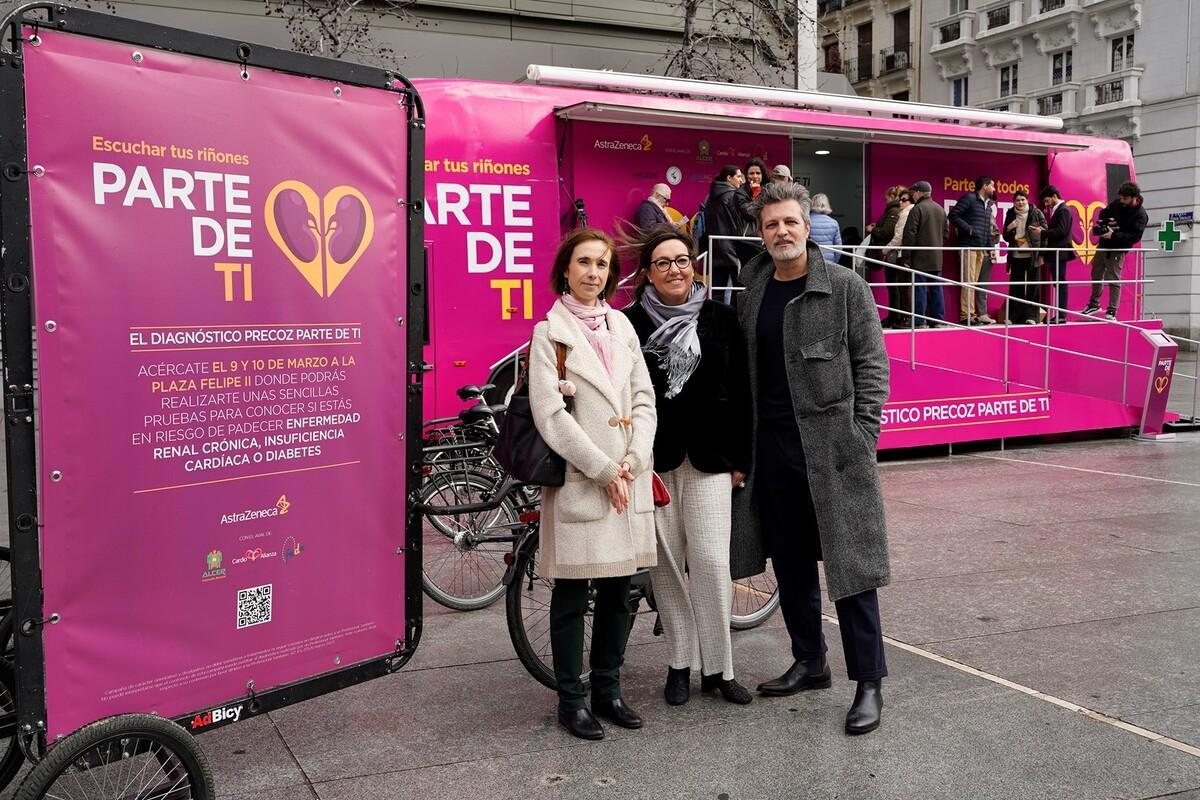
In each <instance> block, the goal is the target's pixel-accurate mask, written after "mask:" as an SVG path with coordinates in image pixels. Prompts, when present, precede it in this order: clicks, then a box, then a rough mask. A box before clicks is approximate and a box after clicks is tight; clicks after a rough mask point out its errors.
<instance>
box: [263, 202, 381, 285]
mask: <svg viewBox="0 0 1200 800" xmlns="http://www.w3.org/2000/svg"><path fill="white" fill-rule="evenodd" d="M265 218H266V223H267V232H268V233H270V234H271V240H272V241H274V242H275V246H276V247H278V248H279V249H280V251H282V252H283V254H284V255H285V256H287V258H288V260H289V261H291V262H292V266H294V267H295V268H296V269H297V270H298V271H299V272H300V274H301V275H303V276H304V279H305V280H306V281H308V283H309V285H310V286H312V288H313V291H315V292H316V293H317V295H319V296H320V297H330V296H332V295H333V293H334V291H335V290H336V289H337V288H338V286H340V285H341V283H342V280H343V279H344V278H345V277H346V275H347V274H349V272H350V270H352V269H353V268H354V265H355V264H356V263H358V259H359V258H361V257H362V254H363V253H364V252H366V249H367V247H368V246H369V245H370V244H371V239H372V237H374V235H375V216H374V214H373V213H372V211H371V204H370V203H368V202H367V198H366V197H364V196H363V194H362V192H360V191H358V190H357V189H355V188H354V187H353V186H336V187H334V188H333V189H330V190H329V191H328V192H327V193H326V194H325V196H324V197H323V198H318V197H317V193H316V191H314V190H313V188H312V187H311V186H309V185H308V184H307V183H304V182H303V181H293V180H289V181H283V182H282V183H280V184H277V185H276V186H275V187H274V188H273V189H271V192H270V193H269V194H268V195H267V202H266V209H265Z"/></svg>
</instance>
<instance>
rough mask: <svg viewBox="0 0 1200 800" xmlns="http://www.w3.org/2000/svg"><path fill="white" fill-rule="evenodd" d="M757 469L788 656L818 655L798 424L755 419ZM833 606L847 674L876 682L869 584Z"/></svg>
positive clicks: (813, 544) (817, 608) (878, 663)
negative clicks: (758, 422)
mask: <svg viewBox="0 0 1200 800" xmlns="http://www.w3.org/2000/svg"><path fill="white" fill-rule="evenodd" d="M938 288H939V289H940V288H941V287H938ZM755 473H756V475H757V477H756V478H755V480H756V483H757V487H756V491H757V492H758V508H759V514H760V516H761V519H762V526H763V533H764V535H765V536H766V543H767V549H768V552H769V553H770V555H771V561H772V564H773V565H774V568H775V579H776V581H777V582H778V584H779V606H780V608H781V609H782V610H783V621H784V623H785V624H786V625H787V631H788V636H789V637H791V640H792V658H794V659H795V660H797V661H804V660H807V659H811V658H820V657H822V656H823V655H824V654H825V650H826V645H825V635H824V633H823V632H822V630H821V585H820V582H819V577H818V572H817V561H818V560H820V559H821V539H820V534H819V532H818V528H817V517H816V511H815V509H814V508H813V502H812V495H811V493H810V492H809V488H808V474H807V470H806V468H805V460H804V449H803V442H802V441H801V439H800V432H799V430H798V429H797V428H796V426H794V425H791V426H788V425H775V424H771V423H767V424H763V425H760V427H759V437H758V462H757V464H756V467H755ZM834 607H835V608H836V609H837V617H838V624H839V627H840V629H841V636H842V652H843V653H844V654H845V656H846V672H847V675H848V676H849V678H850V680H852V681H876V680H879V679H880V678H882V677H883V676H885V675H887V662H886V661H885V659H884V654H883V627H882V624H881V623H880V619H879V597H878V595H877V593H876V592H875V590H874V589H871V590H869V591H866V592H862V593H861V594H856V595H851V596H850V597H844V598H842V599H841V600H838V601H836V602H835V603H834Z"/></svg>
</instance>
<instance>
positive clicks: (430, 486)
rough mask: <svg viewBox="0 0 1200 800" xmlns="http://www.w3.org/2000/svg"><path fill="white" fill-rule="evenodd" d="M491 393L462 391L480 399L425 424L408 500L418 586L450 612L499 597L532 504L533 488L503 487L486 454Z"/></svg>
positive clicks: (493, 425) (491, 432) (491, 428)
mask: <svg viewBox="0 0 1200 800" xmlns="http://www.w3.org/2000/svg"><path fill="white" fill-rule="evenodd" d="M490 388H491V387H490V386H481V387H480V386H464V387H462V388H461V389H459V390H458V395H459V397H460V398H462V399H463V400H470V399H475V400H477V401H480V402H477V403H476V405H473V406H471V407H469V408H467V409H464V410H463V411H462V412H461V413H460V414H459V415H458V416H457V417H450V418H446V419H440V420H432V421H430V422H429V423H427V424H426V430H425V434H424V443H423V448H422V454H423V462H422V475H423V480H422V484H421V487H420V489H419V490H418V493H417V496H416V498H415V500H414V503H415V505H416V507H417V508H418V509H419V510H420V511H421V512H422V514H423V516H424V521H423V536H422V539H423V542H422V547H423V551H424V552H423V557H422V569H421V585H422V588H423V589H424V591H425V594H426V595H427V596H429V597H430V598H431V599H433V600H434V601H435V602H437V603H439V604H441V605H443V606H446V607H447V608H452V609H455V610H457V611H473V610H476V609H480V608H485V607H487V606H489V605H491V604H492V603H494V602H496V601H497V600H499V599H500V597H501V596H502V595H503V594H504V584H503V577H504V571H505V565H504V563H503V561H502V559H503V557H504V555H505V554H506V553H508V552H511V550H512V547H513V545H514V544H515V543H516V541H517V532H518V530H519V529H520V527H521V526H522V524H523V523H522V521H521V516H522V514H525V513H528V511H529V510H530V509H531V508H536V505H537V500H538V497H537V489H536V487H528V486H519V485H516V484H509V485H506V484H505V474H504V470H503V469H502V468H501V467H500V465H499V464H498V463H497V462H496V460H495V458H494V457H493V455H492V450H493V448H494V446H495V442H496V437H497V436H498V434H499V425H498V423H497V421H496V417H497V415H499V414H500V413H503V410H504V407H503V406H489V405H486V404H484V403H483V402H481V398H482V397H483V395H484V393H486V392H487V391H488V390H489V389H490ZM510 495H511V496H510ZM493 499H495V500H496V501H497V502H496V503H494V504H493V503H491V502H490V501H492V500H493ZM481 504H483V505H481Z"/></svg>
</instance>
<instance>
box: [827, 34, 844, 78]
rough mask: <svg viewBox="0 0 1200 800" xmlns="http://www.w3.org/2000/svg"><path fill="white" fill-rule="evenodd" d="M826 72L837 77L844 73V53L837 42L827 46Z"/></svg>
mask: <svg viewBox="0 0 1200 800" xmlns="http://www.w3.org/2000/svg"><path fill="white" fill-rule="evenodd" d="M825 71H826V72H831V73H833V74H835V75H836V74H838V73H840V72H841V71H842V51H841V48H840V47H838V44H837V42H834V43H833V44H827V45H825Z"/></svg>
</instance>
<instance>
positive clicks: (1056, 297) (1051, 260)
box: [1046, 253, 1071, 320]
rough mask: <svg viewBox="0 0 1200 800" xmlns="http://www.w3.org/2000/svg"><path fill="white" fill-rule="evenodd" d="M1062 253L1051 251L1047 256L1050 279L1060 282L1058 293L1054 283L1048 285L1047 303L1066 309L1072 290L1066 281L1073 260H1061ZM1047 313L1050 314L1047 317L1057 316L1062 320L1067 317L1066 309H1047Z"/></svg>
mask: <svg viewBox="0 0 1200 800" xmlns="http://www.w3.org/2000/svg"><path fill="white" fill-rule="evenodd" d="M1062 255H1063V254H1062V253H1050V254H1049V255H1048V256H1047V257H1046V268H1047V271H1048V272H1049V273H1050V276H1049V280H1052V281H1058V282H1059V283H1058V291H1057V293H1056V292H1055V290H1054V289H1055V287H1054V285H1053V284H1051V285H1049V286H1047V287H1046V290H1047V291H1046V294H1047V299H1046V304H1047V305H1051V306H1058V307H1059V308H1062V309H1065V308H1068V306H1067V302H1068V300H1069V299H1070V295H1069V292H1070V290H1071V287H1070V286H1069V285H1068V284H1066V283H1065V281H1066V280H1067V264H1070V263H1071V262H1069V261H1060V260H1059V259H1060V257H1061V256H1062ZM1046 314H1047V315H1048V316H1047V319H1049V318H1050V317H1057V318H1058V319H1062V320H1065V319H1067V315H1066V312H1065V311H1052V310H1047V311H1046Z"/></svg>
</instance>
